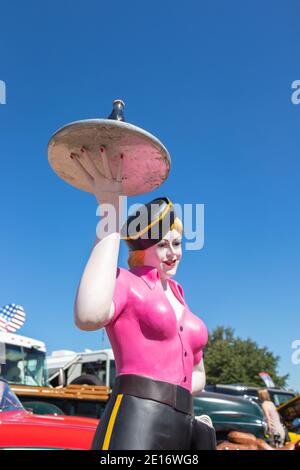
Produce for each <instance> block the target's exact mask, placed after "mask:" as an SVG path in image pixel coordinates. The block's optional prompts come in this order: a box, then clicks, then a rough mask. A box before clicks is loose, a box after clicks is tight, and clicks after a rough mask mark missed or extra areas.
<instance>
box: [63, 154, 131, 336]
mask: <svg viewBox="0 0 300 470" xmlns="http://www.w3.org/2000/svg"><path fill="white" fill-rule="evenodd" d="M71 158H72V159H73V161H74V165H76V166H77V169H78V171H80V172H81V173H82V175H83V176H84V177H85V178H87V179H88V180H89V183H90V185H91V187H92V188H93V191H94V194H95V196H96V199H97V201H98V203H99V204H100V211H101V210H102V209H104V207H105V206H104V204H110V205H111V206H113V207H114V209H115V215H116V221H117V224H116V227H115V228H113V229H112V230H111V231H110V232H109V231H106V233H104V231H103V230H97V237H96V240H95V242H94V245H93V247H92V250H91V253H90V255H89V258H88V261H87V263H86V266H85V268H84V271H83V274H82V276H81V279H80V282H79V286H78V289H77V294H76V299H75V304H74V319H75V324H76V325H77V326H78V328H80V329H81V330H97V329H99V328H102V327H103V326H105V324H106V323H108V321H109V320H110V319H111V318H112V316H113V314H114V304H113V302H112V298H113V293H114V288H115V280H116V271H117V263H118V255H119V247H120V227H119V224H118V221H119V213H120V210H122V202H123V196H121V181H122V163H123V160H122V157H120V162H119V167H118V170H117V176H116V179H114V178H113V176H112V173H111V169H110V166H109V162H108V159H107V156H106V153H105V149H104V148H101V149H100V156H99V158H102V162H103V168H104V171H105V176H103V175H101V173H100V172H99V171H98V169H97V167H96V166H95V164H94V162H93V160H92V158H91V156H90V155H89V153H88V152H87V150H86V149H84V148H82V150H81V155H80V156H79V155H75V154H72V156H71ZM99 223H100V224H101V220H100V222H99ZM98 228H99V227H98Z"/></svg>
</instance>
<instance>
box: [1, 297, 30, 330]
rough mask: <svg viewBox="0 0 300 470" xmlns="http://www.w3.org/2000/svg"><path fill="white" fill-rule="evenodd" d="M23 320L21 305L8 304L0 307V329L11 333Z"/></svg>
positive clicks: (23, 312)
mask: <svg viewBox="0 0 300 470" xmlns="http://www.w3.org/2000/svg"><path fill="white" fill-rule="evenodd" d="M24 322H25V310H24V308H23V307H22V306H21V305H16V304H8V305H4V307H2V308H0V331H4V332H5V333H13V332H14V331H16V330H18V329H19V328H21V326H22V325H23V324H24Z"/></svg>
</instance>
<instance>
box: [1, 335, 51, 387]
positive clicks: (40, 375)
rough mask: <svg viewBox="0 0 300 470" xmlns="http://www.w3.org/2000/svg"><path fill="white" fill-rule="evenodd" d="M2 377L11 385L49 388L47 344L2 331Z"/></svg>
mask: <svg viewBox="0 0 300 470" xmlns="http://www.w3.org/2000/svg"><path fill="white" fill-rule="evenodd" d="M0 375H1V376H2V377H4V378H5V379H6V380H7V381H8V382H9V383H14V384H23V385H34V386H36V385H37V386H40V387H44V386H47V385H48V374H47V367H46V346H45V343H43V342H42V341H39V340H37V339H33V338H28V337H27V336H21V335H19V334H14V333H4V332H2V331H0Z"/></svg>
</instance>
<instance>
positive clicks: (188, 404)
mask: <svg viewBox="0 0 300 470" xmlns="http://www.w3.org/2000/svg"><path fill="white" fill-rule="evenodd" d="M123 108H124V102H123V101H122V100H115V101H114V109H113V112H112V113H111V114H110V116H109V117H108V118H107V119H98V118H97V119H87V120H83V121H76V122H73V123H71V124H68V125H66V126H64V127H63V128H61V129H59V130H58V131H56V132H55V133H54V134H53V136H52V138H51V139H50V141H49V144H48V158H49V163H50V165H51V167H52V168H53V170H54V171H55V172H56V173H57V174H58V175H59V176H60V177H61V178H62V179H63V180H64V181H67V182H68V183H69V184H71V185H73V186H75V187H77V188H78V189H81V190H83V191H88V192H90V193H93V194H94V195H95V196H96V199H97V201H98V204H99V205H100V214H104V213H106V208H107V207H109V208H110V209H113V210H111V211H110V214H108V216H114V221H115V222H117V223H115V224H112V225H110V224H108V229H107V230H98V225H97V237H96V240H95V242H94V245H93V247H92V250H91V253H90V256H89V258H88V261H87V263H86V266H85V268H84V271H83V274H82V277H81V280H80V283H79V286H78V290H77V294H76V299H75V305H74V317H75V323H76V325H77V327H78V328H80V329H82V330H85V331H92V330H99V329H101V328H105V329H106V331H107V334H108V337H109V340H110V342H111V346H112V349H113V352H114V356H115V362H116V370H117V377H116V381H115V385H114V387H113V391H112V395H111V397H110V399H109V401H108V403H107V405H106V408H105V411H104V414H103V416H102V419H101V421H100V423H99V426H98V428H97V430H96V433H95V436H94V440H93V444H92V449H97V450H101V449H103V450H197V449H214V448H215V447H216V442H215V431H214V429H213V427H212V426H211V425H210V424H211V423H210V421H209V418H208V417H206V419H203V418H205V417H202V419H198V417H197V418H195V416H194V414H193V401H192V394H197V393H199V392H200V391H201V390H203V388H204V386H205V370H204V364H203V357H202V354H203V349H204V347H205V345H206V343H207V329H206V327H205V325H204V323H203V322H202V321H201V320H200V318H199V317H198V316H196V315H194V314H193V313H192V312H191V311H190V309H189V307H188V305H187V304H186V302H185V299H184V293H183V289H182V287H181V285H180V284H179V283H178V282H176V281H175V280H173V277H174V275H175V274H176V270H177V267H178V264H179V262H180V259H181V256H182V248H181V240H182V231H183V229H182V223H181V221H180V220H179V219H178V218H177V217H176V214H175V210H174V207H173V204H172V202H171V201H170V200H169V199H168V198H167V197H162V198H157V199H154V200H153V201H150V202H149V203H148V204H146V205H144V206H141V208H139V209H138V210H137V211H136V213H135V214H133V215H131V216H130V217H128V219H127V221H126V222H125V224H124V225H123V226H122V227H121V225H122V224H121V223H120V222H119V221H120V220H121V217H120V216H121V215H122V206H123V202H124V197H125V195H126V196H133V195H139V194H144V193H147V192H149V191H152V190H153V189H157V188H158V187H159V186H160V185H161V184H162V182H163V181H164V180H165V179H166V178H167V177H168V174H169V171H170V165H171V159H170V155H169V153H168V151H167V149H166V148H165V147H164V145H163V144H162V143H161V142H160V141H159V140H158V139H157V138H156V137H154V136H153V135H151V134H149V133H148V132H146V131H145V130H143V129H141V128H139V127H137V126H134V125H132V124H129V123H126V122H124V114H123ZM101 222H102V223H101ZM103 222H104V217H103V218H102V219H101V220H100V223H99V224H100V228H101V229H102V228H103V226H104V225H105V224H104V223H103ZM121 239H123V240H124V241H125V243H126V244H127V246H128V249H129V259H128V264H129V267H130V269H124V268H121V267H118V256H119V249H120V240H121ZM200 418H201V417H200Z"/></svg>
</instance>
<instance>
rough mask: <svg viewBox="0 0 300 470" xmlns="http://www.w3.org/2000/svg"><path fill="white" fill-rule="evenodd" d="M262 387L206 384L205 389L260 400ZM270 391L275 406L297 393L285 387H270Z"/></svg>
mask: <svg viewBox="0 0 300 470" xmlns="http://www.w3.org/2000/svg"><path fill="white" fill-rule="evenodd" d="M261 388H263V387H250V386H247V385H243V384H216V385H206V387H205V390H206V391H208V392H215V393H223V394H226V395H227V394H228V395H234V396H240V397H244V398H249V399H251V400H253V401H257V402H258V401H259V398H258V390H259V389H261ZM268 392H269V394H270V397H271V400H272V401H273V402H274V404H275V406H280V405H282V404H283V403H285V402H287V401H289V400H290V399H291V398H293V397H294V396H295V395H296V394H295V392H293V391H292V390H285V389H283V388H268Z"/></svg>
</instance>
